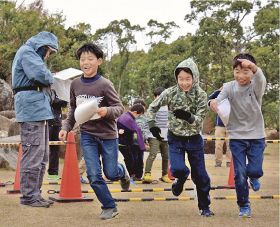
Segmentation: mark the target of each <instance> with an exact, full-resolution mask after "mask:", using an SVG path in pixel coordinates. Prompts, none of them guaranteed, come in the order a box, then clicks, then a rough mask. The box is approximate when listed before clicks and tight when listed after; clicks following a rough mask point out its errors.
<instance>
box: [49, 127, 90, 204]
mask: <svg viewBox="0 0 280 227" xmlns="http://www.w3.org/2000/svg"><path fill="white" fill-rule="evenodd" d="M49 199H50V200H53V201H56V202H64V203H65V202H84V201H85V202H88V201H93V199H90V198H86V197H83V196H82V191H81V182H80V174H79V168H78V158H77V151H76V144H75V135H74V132H72V131H71V132H69V133H68V136H67V145H66V152H65V158H64V167H63V172H62V180H61V185H60V193H59V196H58V198H54V197H49Z"/></svg>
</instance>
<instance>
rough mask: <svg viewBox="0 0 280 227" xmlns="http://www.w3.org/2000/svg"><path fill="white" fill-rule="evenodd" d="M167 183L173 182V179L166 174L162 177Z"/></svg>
mask: <svg viewBox="0 0 280 227" xmlns="http://www.w3.org/2000/svg"><path fill="white" fill-rule="evenodd" d="M160 180H162V181H163V182H165V183H172V180H170V179H169V177H168V175H164V176H162V177H161V178H160Z"/></svg>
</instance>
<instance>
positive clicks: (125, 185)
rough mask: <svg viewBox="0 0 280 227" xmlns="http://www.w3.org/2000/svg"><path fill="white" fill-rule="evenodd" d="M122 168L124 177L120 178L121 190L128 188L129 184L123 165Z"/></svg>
mask: <svg viewBox="0 0 280 227" xmlns="http://www.w3.org/2000/svg"><path fill="white" fill-rule="evenodd" d="M123 169H124V177H123V178H121V187H122V190H124V191H127V190H128V189H129V186H130V177H129V175H128V174H127V172H126V169H125V168H124V166H123Z"/></svg>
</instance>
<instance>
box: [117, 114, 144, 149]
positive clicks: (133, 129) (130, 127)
mask: <svg viewBox="0 0 280 227" xmlns="http://www.w3.org/2000/svg"><path fill="white" fill-rule="evenodd" d="M117 126H118V129H119V130H120V129H123V130H124V133H123V134H119V144H122V145H128V146H131V145H132V144H133V143H134V141H133V135H134V133H136V134H137V142H138V145H139V148H140V150H142V151H144V150H145V143H144V139H143V135H142V131H141V129H140V128H139V126H138V125H137V123H136V120H135V117H134V116H133V115H132V114H131V113H130V112H126V113H123V114H122V115H121V116H120V117H119V119H118V121H117Z"/></svg>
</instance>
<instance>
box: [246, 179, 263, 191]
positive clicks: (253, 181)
mask: <svg viewBox="0 0 280 227" xmlns="http://www.w3.org/2000/svg"><path fill="white" fill-rule="evenodd" d="M249 182H250V185H251V188H252V189H253V190H254V191H255V192H256V191H258V190H260V187H261V183H260V181H259V179H257V178H250V180H249Z"/></svg>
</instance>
